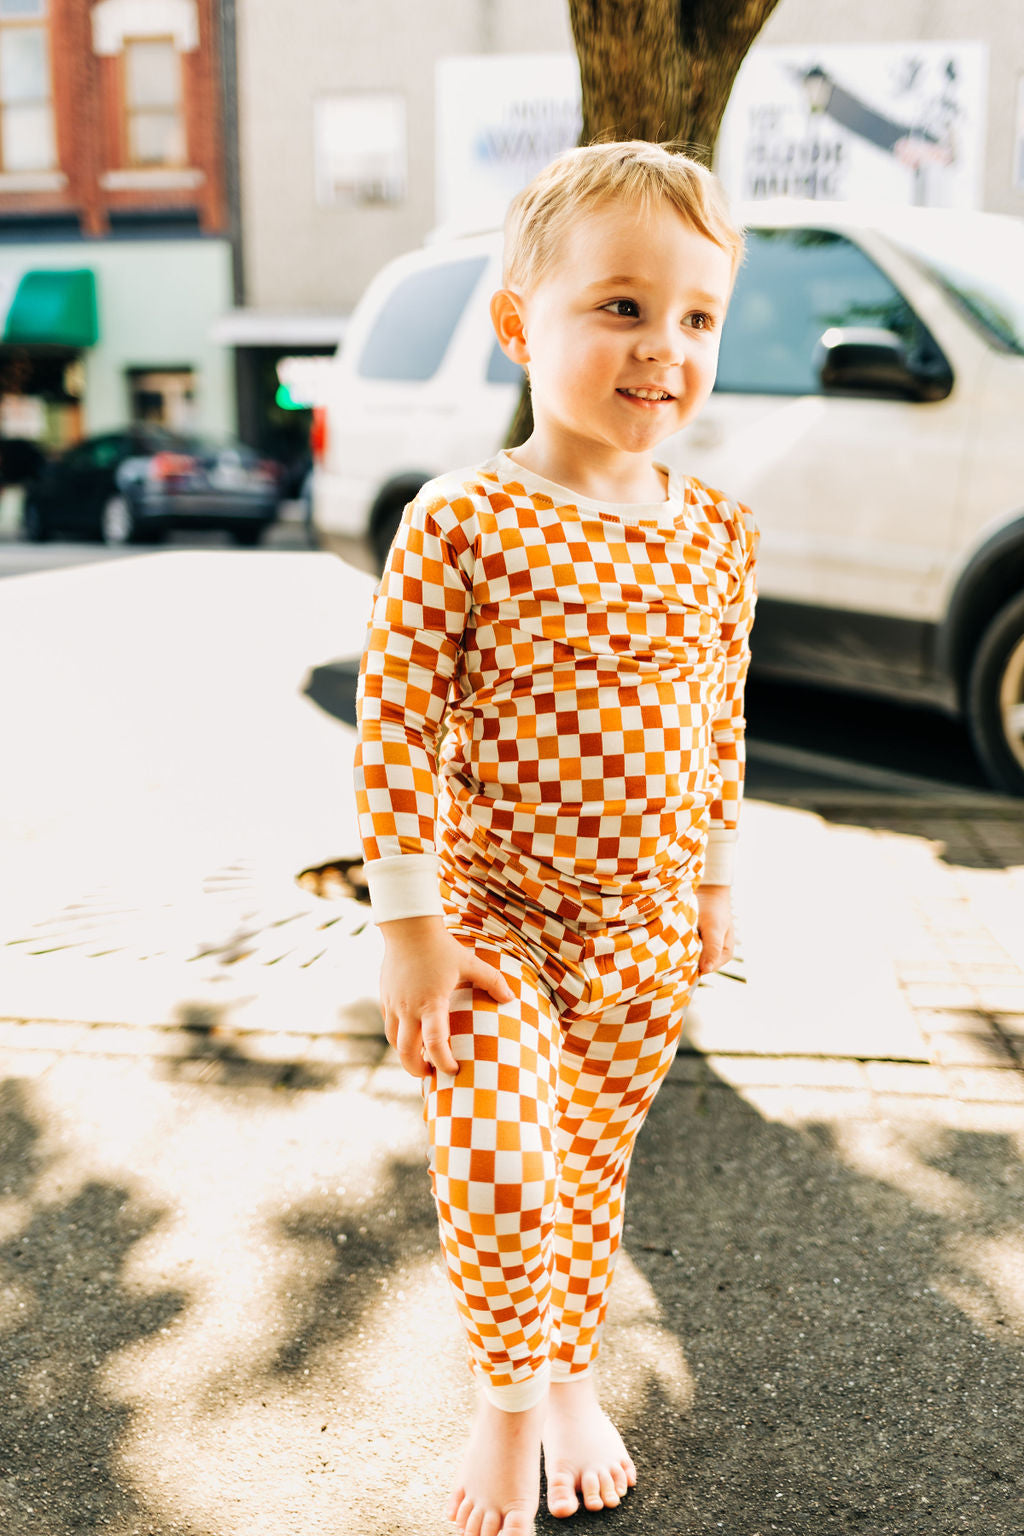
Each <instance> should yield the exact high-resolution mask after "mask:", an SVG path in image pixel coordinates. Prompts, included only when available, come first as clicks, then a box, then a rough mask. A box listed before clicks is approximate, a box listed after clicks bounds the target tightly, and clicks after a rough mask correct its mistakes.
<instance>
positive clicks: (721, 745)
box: [703, 507, 758, 885]
mask: <svg viewBox="0 0 1024 1536" xmlns="http://www.w3.org/2000/svg"><path fill="white" fill-rule="evenodd" d="M740 511H741V513H742V521H741V522H740V523H739V524H738V527H737V539H738V543H739V551H738V553H739V559H738V561H737V577H736V580H735V583H734V585H733V588H732V590H731V591H730V593H729V596H728V601H727V603H726V607H725V611H724V613H723V615H722V625H721V647H722V664H723V678H722V699H721V704H720V706H719V708H718V711H717V713H716V715H715V719H714V721H713V723H712V727H711V738H712V750H713V753H714V757H715V761H716V763H717V766H718V773H719V779H720V782H719V788H718V793H717V796H716V798H715V800H714V802H713V803H712V806H711V817H710V823H709V830H708V841H707V849H706V853H705V863H704V874H703V882H704V884H706V885H729V884H731V882H732V867H733V856H734V852H735V845H736V836H737V829H738V824H739V813H740V804H741V801H742V798H743V776H744V767H745V762H746V740H745V733H746V720H745V718H744V713H743V691H744V684H745V682H746V676H747V670H748V668H749V666H750V631H751V628H752V626H753V623H754V606H755V603H756V601H757V544H758V534H757V529H756V527H755V526H754V521H753V518H752V517H751V515H750V512H749V511H748V509H747V508H746V507H742V508H740Z"/></svg>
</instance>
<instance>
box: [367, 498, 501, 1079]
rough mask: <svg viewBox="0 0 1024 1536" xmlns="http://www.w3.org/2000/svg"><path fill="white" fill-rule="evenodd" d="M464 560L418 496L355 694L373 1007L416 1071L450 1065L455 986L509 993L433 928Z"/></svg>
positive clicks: (388, 574) (438, 913) (396, 550)
mask: <svg viewBox="0 0 1024 1536" xmlns="http://www.w3.org/2000/svg"><path fill="white" fill-rule="evenodd" d="M469 568H470V561H469V550H468V544H467V540H466V537H465V535H464V533H463V530H462V528H461V526H460V523H459V518H458V515H457V514H456V512H455V510H454V509H453V508H452V507H451V506H450V505H449V503H448V502H447V501H446V500H445V499H444V498H443V497H438V496H431V495H429V494H423V493H421V495H420V496H418V497H417V498H416V500H415V501H414V502H413V503H412V504H411V506H409V507H408V508H406V513H405V517H404V518H403V521H402V525H401V527H400V529H399V531H398V534H397V536H396V538H395V542H394V545H393V546H392V550H391V554H390V556H389V557H388V563H387V566H386V568H385V571H384V575H383V577H382V578H381V583H380V587H379V589H378V592H377V596H376V598H375V600H374V606H373V613H372V616H371V619H370V628H369V635H368V637H367V644H366V649H365V651H364V653H363V662H362V667H361V669H360V675H359V688H358V692H357V699H356V703H357V715H358V720H359V744H358V747H357V750H356V759H355V788H356V806H357V809H358V813H359V831H360V836H361V838H362V843H363V855H364V860H365V867H366V877H367V883H368V885H369V888H370V897H371V900H372V903H373V913H374V918H375V920H376V922H377V923H378V924H379V925H380V928H381V933H382V934H383V936H384V940H385V960H384V964H383V966H382V969H381V1006H382V1008H383V1011H384V1019H385V1028H386V1031H387V1036H388V1039H389V1041H390V1042H391V1044H392V1045H393V1046H395V1047H396V1049H397V1050H398V1053H399V1056H400V1058H401V1061H402V1065H403V1066H404V1067H405V1068H406V1070H407V1071H409V1072H412V1073H414V1074H415V1075H416V1076H422V1075H423V1074H424V1073H425V1072H427V1071H429V1070H431V1067H434V1068H439V1069H440V1070H442V1071H446V1072H454V1071H455V1070H457V1064H456V1063H455V1059H454V1057H453V1056H452V1052H451V1047H450V1045H449V1043H448V1038H449V1037H448V999H449V997H450V996H451V993H452V992H453V991H454V989H455V988H456V987H457V986H458V985H459V984H460V983H461V982H469V983H472V984H475V985H478V986H481V987H483V988H484V989H485V990H486V991H488V992H490V994H491V996H492V997H494V998H495V999H496V1000H498V1001H507V1000H508V999H509V998H510V997H511V993H510V991H509V989H508V987H507V985H506V983H505V982H504V981H503V980H502V978H501V976H500V975H499V974H498V972H497V971H494V970H492V968H491V967H490V966H488V965H484V964H483V962H482V961H479V960H477V959H476V957H475V956H474V955H473V954H472V952H471V951H470V950H468V949H466V948H465V947H464V946H463V945H461V944H459V943H458V942H457V940H455V939H453V938H452V937H451V936H450V935H449V933H448V931H447V929H446V928H445V925H444V921H443V917H442V913H443V908H442V905H441V894H440V888H439V878H438V877H439V864H438V858H437V854H436V852H435V851H434V824H435V819H436V814H437V748H438V739H439V736H440V728H441V722H442V719H443V717H444V712H445V707H446V704H447V701H448V693H449V689H450V687H451V684H452V679H453V678H454V676H455V672H456V667H457V664H458V657H459V652H460V648H461V644H462V637H463V632H464V630H465V626H466V622H467V619H468V616H469V611H470V606H471V593H472V580H471V576H470V574H469Z"/></svg>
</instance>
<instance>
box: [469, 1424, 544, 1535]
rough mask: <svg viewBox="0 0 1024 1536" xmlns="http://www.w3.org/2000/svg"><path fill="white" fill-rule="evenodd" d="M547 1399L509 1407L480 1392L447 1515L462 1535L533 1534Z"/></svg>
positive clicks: (538, 1496)
mask: <svg viewBox="0 0 1024 1536" xmlns="http://www.w3.org/2000/svg"><path fill="white" fill-rule="evenodd" d="M543 1423H544V1404H543V1403H540V1404H538V1406H537V1407H536V1408H530V1409H528V1410H527V1412H526V1413H505V1412H504V1411H503V1410H502V1409H501V1408H495V1407H494V1406H493V1405H492V1404H491V1403H489V1402H487V1400H486V1399H485V1398H481V1400H480V1405H479V1407H478V1409H477V1415H476V1419H475V1420H474V1422H473V1428H472V1431H471V1432H470V1436H469V1444H468V1446H467V1447H466V1454H465V1456H464V1457H463V1461H462V1470H461V1472H460V1474H459V1482H458V1486H457V1487H456V1489H455V1492H454V1493H453V1494H452V1496H451V1499H450V1500H449V1502H448V1519H449V1520H454V1521H455V1524H456V1525H457V1526H458V1528H459V1530H460V1531H461V1532H463V1533H464V1536H498V1532H499V1531H500V1532H501V1536H533V1517H534V1515H535V1514H536V1513H537V1506H538V1504H539V1503H540V1432H541V1426H542V1425H543Z"/></svg>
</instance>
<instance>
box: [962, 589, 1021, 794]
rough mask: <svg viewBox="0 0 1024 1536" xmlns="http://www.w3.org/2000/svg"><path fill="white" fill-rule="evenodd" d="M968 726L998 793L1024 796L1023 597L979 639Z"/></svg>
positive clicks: (969, 688)
mask: <svg viewBox="0 0 1024 1536" xmlns="http://www.w3.org/2000/svg"><path fill="white" fill-rule="evenodd" d="M966 712H967V724H968V727H969V729H970V732H971V737H972V739H973V741H974V747H975V750H976V752H977V754H978V756H979V758H980V759H981V762H982V766H983V767H984V769H985V772H986V773H987V774H988V776H989V778H990V779H991V781H992V783H993V784H994V785H996V787H997V788H999V789H1002V790H1006V791H1008V792H1009V793H1010V794H1012V795H1024V592H1022V593H1020V595H1019V596H1017V597H1015V598H1014V599H1013V600H1012V601H1011V602H1009V603H1007V605H1006V607H1005V608H1002V609H1000V611H999V612H998V613H997V614H996V616H995V618H994V619H993V620H992V622H991V624H990V625H989V626H988V628H987V629H986V631H985V633H984V634H983V635H982V637H981V642H980V644H979V646H978V649H977V651H976V652H975V655H974V661H973V663H972V666H971V672H970V677H969V679H968V684H967V711H966Z"/></svg>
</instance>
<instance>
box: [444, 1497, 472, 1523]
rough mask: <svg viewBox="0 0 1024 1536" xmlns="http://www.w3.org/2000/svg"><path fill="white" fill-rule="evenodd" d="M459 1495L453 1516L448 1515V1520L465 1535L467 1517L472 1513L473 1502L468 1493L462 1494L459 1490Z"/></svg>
mask: <svg viewBox="0 0 1024 1536" xmlns="http://www.w3.org/2000/svg"><path fill="white" fill-rule="evenodd" d="M459 1494H460V1495H461V1498H460V1499H459V1504H458V1507H457V1509H456V1511H455V1513H454V1515H449V1517H448V1518H449V1519H450V1520H454V1521H455V1524H456V1525H457V1526H458V1528H459V1530H460V1531H461V1532H462V1533H465V1530H466V1526H467V1524H468V1521H469V1517H470V1515H471V1514H472V1513H473V1500H472V1499H471V1498H470V1497H469V1494H468V1493H463V1491H462V1489H461V1488H460V1489H459Z"/></svg>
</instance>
